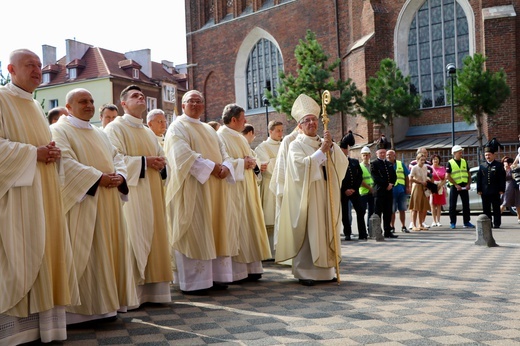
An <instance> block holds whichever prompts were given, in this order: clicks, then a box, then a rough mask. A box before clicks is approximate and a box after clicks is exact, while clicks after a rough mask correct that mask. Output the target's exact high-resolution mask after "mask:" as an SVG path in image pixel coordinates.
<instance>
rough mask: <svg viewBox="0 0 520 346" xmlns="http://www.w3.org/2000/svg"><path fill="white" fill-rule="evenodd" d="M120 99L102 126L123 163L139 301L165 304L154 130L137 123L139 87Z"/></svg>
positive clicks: (164, 237)
mask: <svg viewBox="0 0 520 346" xmlns="http://www.w3.org/2000/svg"><path fill="white" fill-rule="evenodd" d="M120 100H121V106H122V107H123V110H124V112H125V114H124V115H123V116H121V117H117V118H116V119H115V120H114V121H112V122H111V123H110V124H108V125H107V126H106V127H105V132H106V133H107V134H108V137H109V139H110V141H111V142H112V144H113V145H114V146H115V147H116V148H117V150H118V152H119V153H120V154H121V155H123V157H124V160H125V164H126V167H127V180H126V183H127V185H128V188H129V190H130V192H129V194H128V199H129V201H128V202H126V203H125V204H124V205H123V214H124V217H125V219H126V224H127V230H128V236H129V239H130V248H131V251H132V252H133V255H134V257H135V259H136V267H135V268H134V274H136V275H137V276H138V284H139V285H138V287H137V293H138V295H139V303H140V304H143V303H145V302H151V303H166V302H170V301H171V293H170V282H171V281H172V279H173V273H172V267H171V258H170V251H169V248H168V234H167V226H166V206H165V200H164V188H163V186H164V183H163V181H164V180H165V179H166V176H167V173H166V167H167V162H166V158H165V157H164V152H163V150H162V148H161V146H160V145H159V143H158V142H157V139H156V137H155V134H154V133H153V132H152V130H150V129H149V128H147V127H145V126H144V124H143V119H142V115H143V113H144V112H145V111H146V98H145V96H144V94H143V92H142V91H141V89H140V88H139V87H138V86H136V85H130V86H128V87H126V88H125V89H124V90H123V91H122V92H121V97H120Z"/></svg>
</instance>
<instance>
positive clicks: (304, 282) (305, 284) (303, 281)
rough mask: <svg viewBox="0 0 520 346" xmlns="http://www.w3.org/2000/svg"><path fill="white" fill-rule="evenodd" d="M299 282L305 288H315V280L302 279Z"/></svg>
mask: <svg viewBox="0 0 520 346" xmlns="http://www.w3.org/2000/svg"><path fill="white" fill-rule="evenodd" d="M299 281H300V283H301V284H302V285H303V286H314V280H304V279H300V280H299Z"/></svg>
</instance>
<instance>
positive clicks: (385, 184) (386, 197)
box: [341, 145, 520, 241]
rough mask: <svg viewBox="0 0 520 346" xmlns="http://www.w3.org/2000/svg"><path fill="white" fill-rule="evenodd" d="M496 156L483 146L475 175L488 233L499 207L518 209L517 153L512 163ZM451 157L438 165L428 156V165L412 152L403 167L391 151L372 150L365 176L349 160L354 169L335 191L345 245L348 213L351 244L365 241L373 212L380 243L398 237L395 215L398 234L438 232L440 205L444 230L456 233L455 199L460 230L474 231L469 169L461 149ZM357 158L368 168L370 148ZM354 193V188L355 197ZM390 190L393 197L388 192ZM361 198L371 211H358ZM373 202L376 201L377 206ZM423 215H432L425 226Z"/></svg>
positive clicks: (424, 154) (423, 153) (424, 156)
mask: <svg viewBox="0 0 520 346" xmlns="http://www.w3.org/2000/svg"><path fill="white" fill-rule="evenodd" d="M496 151H497V148H495V147H493V146H486V147H485V149H484V162H482V163H481V164H480V165H479V167H478V171H477V174H476V187H477V193H478V195H480V198H481V201H482V209H483V213H484V214H486V215H487V216H488V217H489V219H490V220H491V221H492V227H493V228H500V226H501V214H502V213H503V212H504V210H505V208H507V207H517V206H520V189H519V184H520V174H517V172H518V171H519V170H520V169H518V168H517V167H518V163H519V158H520V150H519V154H518V156H517V157H516V159H513V158H510V157H507V156H504V157H503V158H502V159H501V161H498V160H497V159H496V157H495V153H496ZM345 152H346V153H347V151H345ZM451 152H452V155H453V158H452V159H450V160H449V161H448V162H447V163H446V164H445V165H443V164H442V163H441V157H440V156H439V155H437V154H433V155H431V157H430V160H429V157H428V150H427V149H426V148H424V147H421V148H418V149H417V153H416V154H417V156H416V158H415V159H414V160H413V161H411V162H410V164H409V165H408V168H407V166H405V165H404V164H403V162H401V161H399V160H396V153H395V151H394V150H387V149H385V148H378V149H377V151H376V155H377V158H376V159H375V160H373V161H371V164H370V172H369V171H368V169H367V168H368V167H367V168H366V169H365V171H360V170H359V169H358V166H359V162H358V161H357V160H355V159H351V158H349V161H350V162H351V163H352V162H354V164H351V165H350V167H349V169H348V170H347V173H346V175H345V178H344V180H343V184H342V191H341V192H342V208H343V209H342V210H343V226H344V227H343V229H344V236H345V240H347V241H350V240H356V239H355V238H352V237H351V235H352V231H351V229H352V218H351V216H350V215H351V210H352V209H354V210H355V211H356V214H357V215H356V216H357V226H358V235H359V236H358V238H357V240H366V239H367V236H366V234H367V229H366V224H368V218H369V217H370V216H371V215H372V214H373V213H376V214H377V215H379V216H380V217H381V218H382V221H383V231H384V236H385V237H386V238H396V237H398V235H395V234H393V233H394V232H395V218H396V214H398V215H399V218H400V221H401V232H404V233H410V232H411V231H412V232H419V231H425V230H428V229H429V228H431V227H441V226H442V224H441V222H440V216H441V211H442V209H443V207H445V206H447V207H448V210H449V218H450V224H449V228H450V229H456V228H457V213H458V210H457V202H458V198H459V196H460V200H461V203H462V221H463V228H475V226H474V225H473V224H472V223H471V215H470V205H469V190H470V188H471V182H472V176H471V173H470V167H469V165H468V163H467V161H466V160H465V159H464V158H463V157H462V156H463V152H464V149H463V148H462V147H461V146H460V145H454V146H453V147H452V149H451ZM361 155H362V157H363V161H364V162H365V163H367V164H368V162H369V159H370V155H371V151H370V149H369V148H368V147H363V149H361ZM360 182H362V183H360ZM361 184H364V186H363V185H361ZM353 188H354V190H353ZM355 188H357V189H358V190H357V192H355ZM390 190H392V191H393V193H390V192H389V191H390ZM362 196H367V197H365V198H366V199H368V200H369V201H374V202H373V203H374V204H375V206H376V207H375V208H372V209H371V208H370V204H367V203H363V204H362V206H359V203H358V199H359V198H361V197H362ZM448 197H449V198H448ZM378 198H379V199H380V200H381V202H379V203H378V202H377V200H378ZM406 211H409V212H410V220H411V221H410V224H409V227H408V228H407V227H406V226H405V225H406V223H405V220H406ZM428 212H430V213H431V215H432V222H431V224H430V223H429V222H427V221H426V217H427V214H428ZM365 214H367V222H366V223H365V221H364V217H365ZM518 223H520V215H518Z"/></svg>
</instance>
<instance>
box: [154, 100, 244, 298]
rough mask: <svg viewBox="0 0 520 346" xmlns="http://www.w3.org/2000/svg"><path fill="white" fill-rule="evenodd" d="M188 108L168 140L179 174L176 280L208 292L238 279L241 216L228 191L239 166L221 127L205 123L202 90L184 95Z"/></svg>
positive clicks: (187, 288) (171, 217)
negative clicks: (235, 166) (235, 262)
mask: <svg viewBox="0 0 520 346" xmlns="http://www.w3.org/2000/svg"><path fill="white" fill-rule="evenodd" d="M182 109H183V112H184V114H182V115H181V116H179V117H177V119H176V120H175V121H174V122H173V123H172V124H171V125H170V127H169V129H168V131H167V133H166V140H165V143H164V147H165V151H166V155H167V158H168V162H169V163H170V164H171V166H172V172H173V173H172V176H171V178H170V180H169V181H168V185H167V187H166V206H167V211H168V221H169V223H168V225H169V232H170V246H171V249H172V253H173V257H174V259H175V267H174V277H175V279H174V282H175V283H176V284H178V285H179V287H180V289H181V291H182V292H183V293H184V294H193V295H206V294H208V292H209V291H211V290H221V289H225V288H227V285H225V284H223V283H225V282H231V281H233V272H232V268H231V256H235V255H237V254H238V240H237V235H236V233H234V232H236V226H235V225H236V222H237V221H236V220H237V215H236V211H235V210H234V209H233V201H232V200H231V196H230V195H229V193H228V185H230V183H234V180H233V166H232V165H231V163H230V162H229V158H228V154H227V153H226V151H225V149H224V146H223V145H222V143H221V142H220V140H219V138H218V136H217V133H216V132H215V130H214V129H213V128H212V127H211V126H209V125H208V124H206V123H203V122H201V121H200V116H201V115H202V113H203V112H204V97H203V95H202V93H200V92H199V91H197V90H190V91H188V92H187V93H186V94H184V96H183V98H182ZM245 277H246V275H244V276H243V277H240V278H239V279H243V278H245Z"/></svg>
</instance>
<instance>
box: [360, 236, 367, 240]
mask: <svg viewBox="0 0 520 346" xmlns="http://www.w3.org/2000/svg"><path fill="white" fill-rule="evenodd" d="M359 240H367V237H360V238H359Z"/></svg>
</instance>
